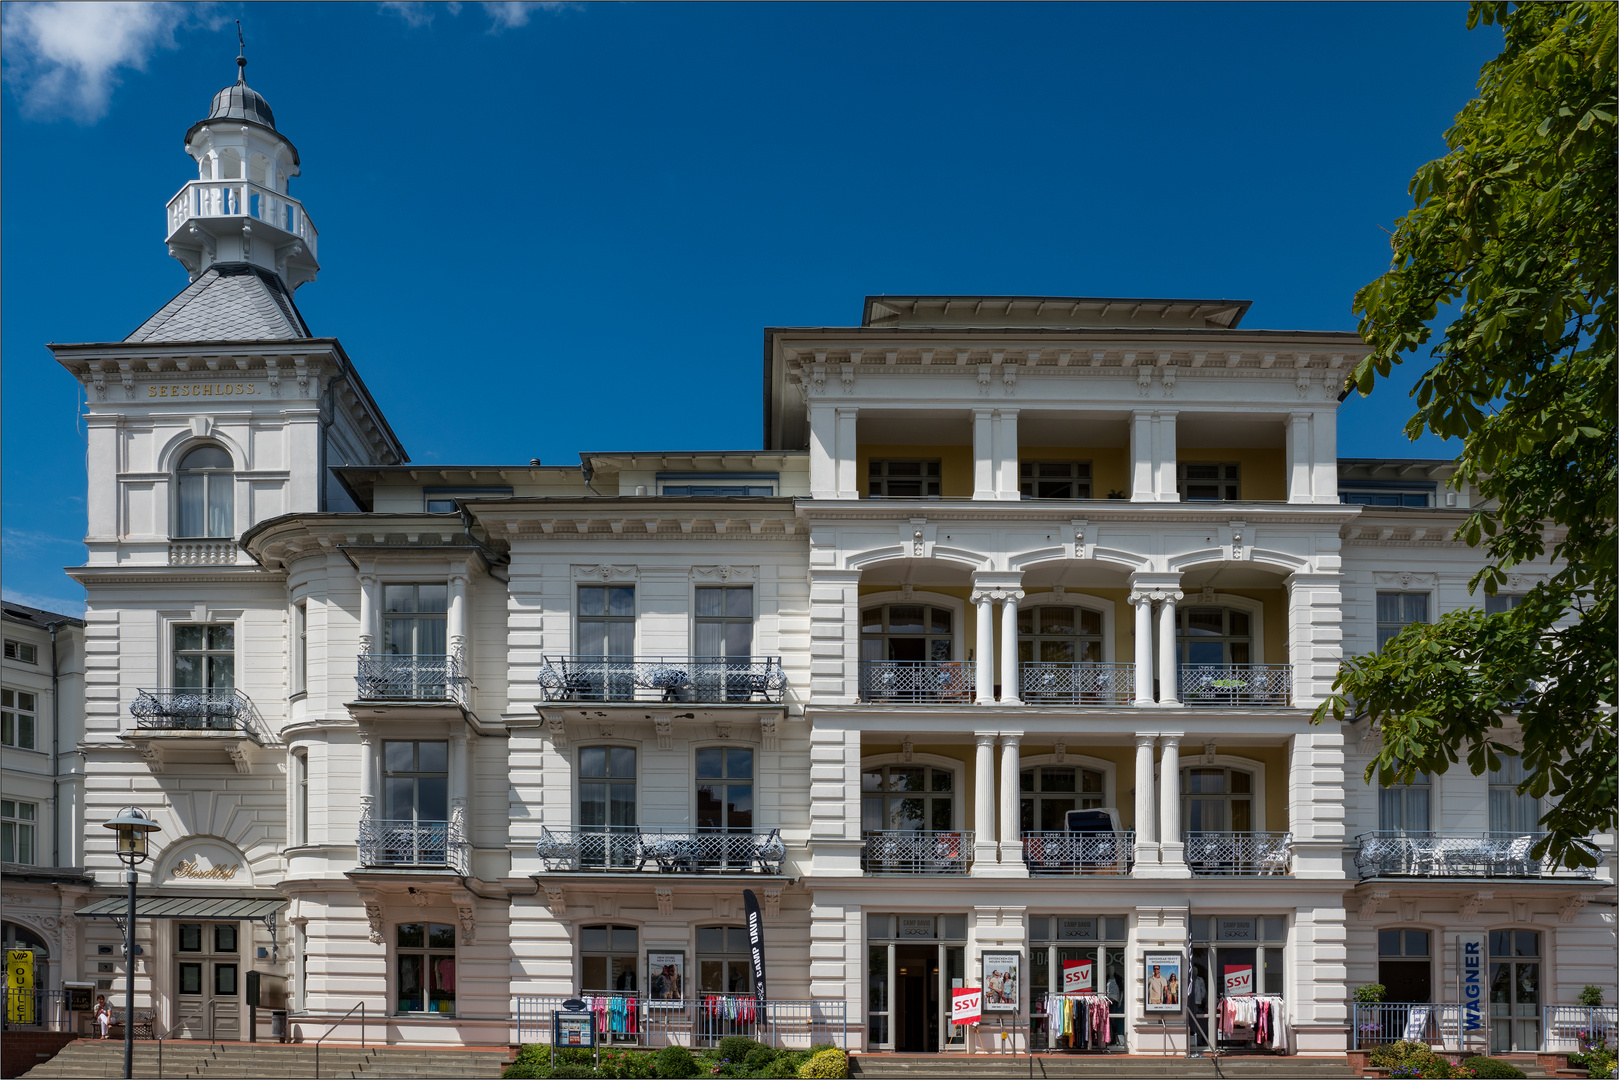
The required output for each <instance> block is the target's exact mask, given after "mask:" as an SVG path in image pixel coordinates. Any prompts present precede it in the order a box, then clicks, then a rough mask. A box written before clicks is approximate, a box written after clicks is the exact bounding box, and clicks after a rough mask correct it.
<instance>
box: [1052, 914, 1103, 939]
mask: <svg viewBox="0 0 1619 1080" xmlns="http://www.w3.org/2000/svg"><path fill="white" fill-rule="evenodd" d="M1057 934H1058V936H1059V937H1061V938H1062V940H1064V941H1095V940H1096V920H1095V919H1058V920H1057Z"/></svg>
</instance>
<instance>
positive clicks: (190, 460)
mask: <svg viewBox="0 0 1619 1080" xmlns="http://www.w3.org/2000/svg"><path fill="white" fill-rule="evenodd" d="M179 472H180V519H179V522H178V524H179V527H180V536H181V537H204V536H218V537H228V536H233V535H235V532H236V510H235V506H236V501H235V500H236V496H235V489H234V485H235V483H236V479H235V477H234V476H233V475H232V474H231V460H230V455H229V454H227V453H225V451H224V450H223V449H222V448H221V447H218V446H214V445H212V444H209V445H206V446H199V447H197V448H196V449H195V450H192V451H191V452H190V453H188V454H186V456H185V457H183V458H181V459H180V470H179Z"/></svg>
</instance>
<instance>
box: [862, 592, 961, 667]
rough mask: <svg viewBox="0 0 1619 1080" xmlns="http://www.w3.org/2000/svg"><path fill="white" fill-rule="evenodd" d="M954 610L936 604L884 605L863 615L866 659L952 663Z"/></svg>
mask: <svg viewBox="0 0 1619 1080" xmlns="http://www.w3.org/2000/svg"><path fill="white" fill-rule="evenodd" d="M951 632H952V619H951V611H950V609H949V608H947V607H940V606H937V605H934V604H884V605H882V606H880V607H872V608H866V609H865V610H864V611H862V612H861V613H860V658H861V659H862V660H949V659H950V638H951Z"/></svg>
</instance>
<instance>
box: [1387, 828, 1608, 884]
mask: <svg viewBox="0 0 1619 1080" xmlns="http://www.w3.org/2000/svg"><path fill="white" fill-rule="evenodd" d="M1545 835H1546V834H1545V833H1538V832H1482V833H1459V832H1458V833H1444V832H1428V831H1421V832H1416V831H1401V830H1390V829H1385V830H1379V831H1376V832H1365V833H1361V834H1360V835H1359V836H1357V837H1355V870H1356V872H1357V873H1358V874H1359V876H1360V877H1361V878H1362V879H1363V880H1364V879H1365V878H1370V877H1511V878H1548V877H1571V878H1592V877H1595V876H1596V872H1597V867H1598V866H1601V865H1602V863H1603V862H1604V861H1605V858H1606V855H1605V853H1604V852H1602V851H1600V850H1598V849H1597V848H1596V846H1595V845H1594V844H1591V843H1590V842H1589V841H1584V842H1583V843H1585V844H1586V845H1587V848H1588V850H1589V851H1590V852H1591V853H1592V854H1593V855H1595V856H1596V864H1595V865H1593V866H1576V867H1570V866H1564V865H1562V864H1561V863H1560V862H1558V861H1556V860H1554V859H1551V858H1548V857H1542V858H1539V859H1536V858H1533V857H1532V856H1531V854H1530V853H1531V852H1532V851H1533V849H1534V846H1535V844H1537V843H1538V842H1539V841H1540V840H1541V838H1542V837H1544V836H1545Z"/></svg>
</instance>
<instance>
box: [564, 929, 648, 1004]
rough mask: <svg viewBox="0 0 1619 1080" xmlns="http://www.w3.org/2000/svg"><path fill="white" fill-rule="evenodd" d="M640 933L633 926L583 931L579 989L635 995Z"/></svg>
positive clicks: (580, 935)
mask: <svg viewBox="0 0 1619 1080" xmlns="http://www.w3.org/2000/svg"><path fill="white" fill-rule="evenodd" d="M639 967H640V934H639V932H638V931H637V930H636V928H635V927H633V926H583V927H580V928H579V989H580V990H581V991H584V992H585V993H589V992H591V991H598V992H600V991H607V992H616V993H621V994H633V993H635V973H636V971H637V970H638V969H639Z"/></svg>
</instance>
